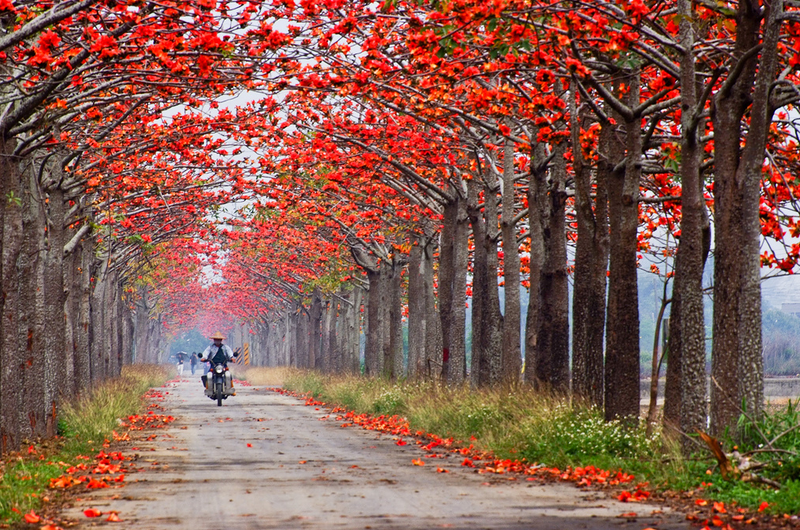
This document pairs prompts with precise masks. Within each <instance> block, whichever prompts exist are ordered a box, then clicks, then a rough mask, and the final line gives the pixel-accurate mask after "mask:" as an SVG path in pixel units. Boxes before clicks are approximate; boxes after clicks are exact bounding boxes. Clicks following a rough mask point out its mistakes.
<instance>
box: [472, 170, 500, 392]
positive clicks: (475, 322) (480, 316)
mask: <svg viewBox="0 0 800 530" xmlns="http://www.w3.org/2000/svg"><path fill="white" fill-rule="evenodd" d="M484 174H485V179H484V182H483V183H481V182H480V181H475V180H471V181H469V182H468V183H467V189H468V195H467V214H468V215H469V219H470V224H471V226H472V234H473V238H474V242H475V251H474V256H473V266H472V365H471V370H470V375H471V382H472V384H473V385H474V386H477V387H482V386H488V385H491V384H494V383H496V382H498V381H499V380H500V378H501V369H502V354H503V314H502V313H501V312H500V297H499V292H498V285H497V239H496V238H497V231H498V230H497V228H496V227H497V189H496V186H495V187H493V186H492V185H491V183H490V182H491V181H490V179H491V177H490V175H493V174H492V173H491V172H490V171H485V172H484ZM487 181H488V182H487ZM495 185H496V182H495ZM480 191H483V199H484V205H483V211H481V208H480V203H479V201H480V196H479V192H480ZM490 227H494V230H493V234H491V235H490V233H489V232H490V231H492V228H490Z"/></svg>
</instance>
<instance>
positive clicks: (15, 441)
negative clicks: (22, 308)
mask: <svg viewBox="0 0 800 530" xmlns="http://www.w3.org/2000/svg"><path fill="white" fill-rule="evenodd" d="M0 141H2V148H3V151H2V155H3V156H2V157H0V174H1V175H2V197H4V199H3V200H0V212H2V222H3V225H2V226H3V235H2V247H0V251H1V252H2V263H0V271H2V289H3V292H2V296H0V304H2V319H0V450H1V451H2V453H5V452H6V451H11V450H15V449H17V448H18V447H19V445H20V443H21V442H22V440H21V434H20V429H19V421H18V417H17V412H18V411H19V410H20V409H21V407H22V395H23V392H21V390H22V387H21V386H20V373H19V370H20V368H19V366H20V363H21V362H22V357H21V356H20V354H19V348H18V344H17V329H18V327H19V313H18V312H17V308H18V306H19V294H20V293H19V285H18V284H17V259H18V258H19V253H20V249H21V247H22V203H21V196H22V175H21V171H20V164H21V160H20V159H19V158H18V157H15V156H14V155H13V153H14V148H15V146H16V141H15V140H12V139H5V140H0Z"/></svg>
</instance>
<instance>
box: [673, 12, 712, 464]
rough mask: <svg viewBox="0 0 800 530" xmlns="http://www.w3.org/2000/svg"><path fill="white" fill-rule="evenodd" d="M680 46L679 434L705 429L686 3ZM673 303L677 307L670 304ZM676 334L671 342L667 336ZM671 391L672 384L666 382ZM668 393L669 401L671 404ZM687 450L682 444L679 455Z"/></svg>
mask: <svg viewBox="0 0 800 530" xmlns="http://www.w3.org/2000/svg"><path fill="white" fill-rule="evenodd" d="M680 11H681V15H682V18H681V30H680V31H681V43H682V47H683V49H684V50H687V53H686V54H685V55H684V56H683V58H682V61H681V107H682V109H683V113H682V115H681V183H682V188H681V237H680V244H679V246H678V253H677V256H676V259H675V261H676V267H675V283H674V284H673V289H672V292H673V306H672V313H671V316H670V327H673V326H674V328H675V329H674V330H673V329H671V330H670V342H669V357H668V363H669V364H672V362H673V359H674V362H675V364H676V365H677V366H673V367H672V373H670V371H669V364H668V372H667V373H668V375H672V376H673V377H675V375H677V374H680V375H679V377H680V379H679V388H680V391H679V395H680V404H679V405H678V406H675V405H673V404H672V403H670V404H669V407H668V406H667V404H666V403H665V409H664V410H665V413H664V419H665V424H666V425H672V426H679V427H680V429H681V431H682V432H685V433H694V432H695V431H696V430H698V429H699V430H703V431H705V429H706V418H707V411H706V349H705V339H706V330H705V319H704V311H703V268H704V265H705V254H704V248H703V247H704V245H703V210H704V208H705V204H704V198H703V181H702V177H701V175H700V164H701V161H702V154H703V151H702V149H703V146H702V145H701V144H700V142H699V139H698V137H697V131H698V121H699V120H698V119H697V116H696V114H697V113H698V112H699V110H698V109H697V105H698V95H697V79H696V73H695V59H694V55H693V53H692V51H691V50H692V49H693V47H694V27H693V26H694V24H693V12H692V4H691V2H690V1H689V0H682V1H681V3H680ZM676 299H677V301H678V304H677V306H676V305H675V303H674V302H675V300H676ZM673 332H674V333H676V334H677V340H676V341H675V342H674V343H673V341H672V333H673ZM670 386H672V387H674V386H675V385H674V383H670ZM674 394H675V392H674V391H673V392H671V395H670V400H674V399H675V397H676V396H675V395H674ZM675 409H678V410H679V411H680V414H679V418H680V420H679V421H680V422H679V423H676V422H675V420H676V418H675V417H674V415H675V412H676V411H675ZM692 449H693V448H692V447H690V446H689V445H688V443H687V441H684V450H685V451H686V452H687V453H688V452H689V451H691V450H692Z"/></svg>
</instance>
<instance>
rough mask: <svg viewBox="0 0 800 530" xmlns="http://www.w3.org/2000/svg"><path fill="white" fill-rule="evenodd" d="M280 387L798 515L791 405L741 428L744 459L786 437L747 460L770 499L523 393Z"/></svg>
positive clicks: (564, 462)
mask: <svg viewBox="0 0 800 530" xmlns="http://www.w3.org/2000/svg"><path fill="white" fill-rule="evenodd" d="M284 386H285V387H286V388H288V389H291V390H294V391H297V392H300V393H311V394H312V395H313V396H314V397H316V398H317V399H320V400H322V401H324V402H326V403H329V404H335V405H339V406H343V407H345V408H347V409H350V410H353V411H356V412H358V413H371V414H385V415H393V414H398V415H401V416H404V417H406V418H407V419H408V421H409V423H410V425H411V429H412V430H422V431H425V432H430V433H434V434H437V435H439V436H442V437H448V438H449V437H452V438H454V439H455V440H458V441H460V442H461V443H462V444H464V445H469V444H473V445H474V446H475V447H476V448H477V449H478V450H482V451H490V452H492V453H494V454H495V455H496V456H497V457H498V458H511V459H522V458H524V459H526V460H527V461H528V462H535V463H540V464H543V465H546V466H548V467H558V468H562V469H563V468H565V467H567V466H573V467H576V466H586V465H594V466H596V467H598V468H602V469H607V470H611V471H617V470H622V471H625V472H627V473H631V474H633V475H635V476H636V481H637V482H648V483H649V487H650V488H651V489H655V490H660V491H667V490H671V491H686V490H696V489H698V488H700V489H702V493H701V494H702V495H703V496H704V498H706V499H708V500H717V501H725V502H727V503H731V502H736V503H737V504H738V505H739V506H741V507H745V508H751V509H757V508H758V507H759V506H760V504H761V503H762V502H764V501H767V502H769V503H770V507H769V508H768V511H769V512H771V513H777V514H782V513H789V514H797V513H800V458H798V457H797V456H796V454H797V453H800V427H798V428H796V429H794V430H789V429H791V427H792V426H793V425H798V423H800V413H799V412H798V410H797V405H796V404H792V403H791V402H790V403H789V405H788V406H786V407H783V408H778V409H776V410H774V412H771V413H770V414H768V415H766V416H765V418H764V419H763V420H762V421H761V422H759V423H758V424H755V425H754V424H752V423H751V422H747V421H744V420H743V421H742V424H741V426H740V427H741V429H742V431H743V432H744V433H745V435H746V436H745V439H746V440H750V441H749V442H748V443H747V444H742V443H741V442H740V446H739V450H740V451H742V452H745V451H751V450H757V449H759V447H760V446H761V449H764V446H765V445H766V442H765V441H764V440H768V441H772V440H773V439H775V438H776V437H777V436H778V435H779V434H781V433H784V432H785V431H787V430H789V432H786V433H785V434H783V435H782V436H780V438H778V439H777V440H776V441H775V442H774V443H773V447H774V448H777V449H781V450H783V451H790V453H787V452H780V453H776V452H769V453H758V454H756V455H754V457H753V458H754V459H755V460H758V461H759V462H762V463H764V464H765V466H764V467H763V468H762V469H760V470H759V473H760V474H762V475H763V476H764V477H767V478H770V479H772V480H776V481H778V482H779V483H781V485H782V488H781V489H780V490H776V489H774V488H772V487H770V486H767V485H764V484H759V483H754V482H743V481H725V480H723V479H722V477H721V476H720V474H719V470H718V469H717V466H716V461H715V460H714V459H713V457H712V455H711V454H710V452H705V451H700V452H699V453H698V454H696V455H693V456H692V457H691V458H684V457H683V456H682V455H681V453H680V450H679V448H678V447H677V444H676V443H675V442H674V441H671V440H669V439H668V438H667V437H664V436H662V433H660V432H656V433H654V434H653V435H651V436H650V437H648V436H647V435H646V434H645V431H644V427H641V426H640V427H637V428H630V427H626V426H624V425H621V424H619V423H615V422H610V423H609V422H605V421H604V420H603V415H602V411H599V410H597V409H593V408H590V407H587V406H584V405H583V404H581V403H575V402H569V401H568V400H564V399H556V398H553V397H550V396H544V395H542V394H538V393H536V392H534V391H533V390H531V389H529V388H525V387H519V388H500V389H497V388H496V389H487V390H480V391H478V390H474V389H470V388H469V387H466V386H465V387H448V386H442V385H439V384H436V383H432V382H399V383H392V382H389V381H386V380H383V379H367V378H362V377H332V376H330V375H325V376H323V375H321V374H318V373H315V372H301V371H293V372H290V373H289V374H288V375H287V377H286V379H285V382H284ZM723 447H724V448H725V450H726V451H730V450H731V449H732V447H733V442H732V441H731V440H723ZM792 454H794V455H795V456H792Z"/></svg>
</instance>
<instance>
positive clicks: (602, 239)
mask: <svg viewBox="0 0 800 530" xmlns="http://www.w3.org/2000/svg"><path fill="white" fill-rule="evenodd" d="M571 92H572V93H573V94H575V95H577V94H578V88H577V86H576V83H575V82H573V83H572V90H571ZM570 105H571V108H570V116H572V117H573V118H572V123H571V125H570V126H571V140H572V154H573V168H574V172H575V217H576V221H577V232H578V238H577V241H576V243H575V272H574V282H575V283H574V287H573V293H572V300H573V302H572V391H573V393H574V394H575V395H576V396H579V397H581V398H583V399H586V400H587V401H588V402H589V403H590V404H592V405H594V406H596V407H598V408H602V406H603V353H604V352H603V336H604V334H605V305H606V282H607V278H606V271H607V270H608V197H607V195H606V189H605V182H606V177H607V174H608V171H607V170H604V171H600V169H599V168H598V171H597V179H596V185H595V197H596V198H595V200H594V208H593V207H592V206H593V205H592V185H591V178H590V171H589V168H588V167H586V161H585V160H584V157H583V151H582V149H581V143H580V121H579V120H580V118H579V116H578V110H577V104H576V101H575V98H574V97H571V98H570ZM605 131H606V133H605V134H606V137H607V136H608V134H607V131H608V127H605ZM600 143H601V146H602V145H603V143H605V144H606V145H607V144H608V140H607V139H606V141H605V142H603V140H602V139H601V142H600ZM600 151H601V152H608V151H606V150H604V149H603V148H602V147H601V149H600Z"/></svg>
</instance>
